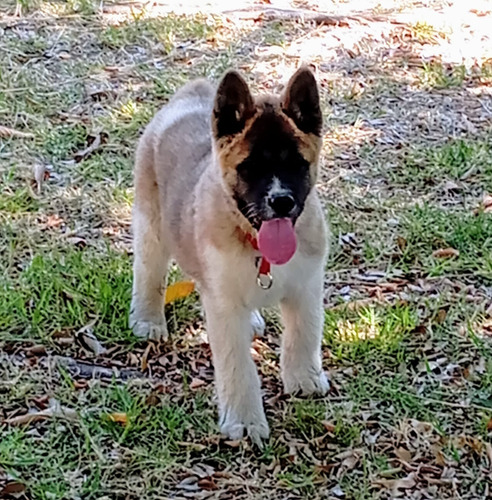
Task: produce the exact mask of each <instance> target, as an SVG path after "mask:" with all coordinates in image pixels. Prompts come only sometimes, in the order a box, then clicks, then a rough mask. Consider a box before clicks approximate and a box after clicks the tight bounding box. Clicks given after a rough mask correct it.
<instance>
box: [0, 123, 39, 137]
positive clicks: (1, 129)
mask: <svg viewBox="0 0 492 500" xmlns="http://www.w3.org/2000/svg"><path fill="white" fill-rule="evenodd" d="M0 137H3V138H13V137H18V138H19V139H32V138H33V137H34V134H31V133H30V132H21V131H20V130H16V129H15V128H10V127H5V126H4V125H0Z"/></svg>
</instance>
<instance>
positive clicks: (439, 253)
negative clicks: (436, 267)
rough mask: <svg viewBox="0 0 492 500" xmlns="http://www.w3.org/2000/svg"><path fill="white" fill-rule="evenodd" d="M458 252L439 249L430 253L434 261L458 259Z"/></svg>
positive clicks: (449, 248) (452, 249)
mask: <svg viewBox="0 0 492 500" xmlns="http://www.w3.org/2000/svg"><path fill="white" fill-rule="evenodd" d="M459 254H460V252H459V251H458V250H456V248H451V247H448V248H439V249H438V250H436V251H434V252H432V257H434V258H436V259H450V258H452V257H458V256H459Z"/></svg>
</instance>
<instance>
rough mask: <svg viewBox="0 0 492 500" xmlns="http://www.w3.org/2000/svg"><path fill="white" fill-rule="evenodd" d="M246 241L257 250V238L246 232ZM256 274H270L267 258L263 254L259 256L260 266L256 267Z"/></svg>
mask: <svg viewBox="0 0 492 500" xmlns="http://www.w3.org/2000/svg"><path fill="white" fill-rule="evenodd" d="M246 241H248V242H249V243H250V244H251V246H252V247H253V248H254V249H255V250H259V248H258V240H257V239H256V238H255V237H254V236H251V234H249V233H246ZM258 274H259V275H260V274H264V275H268V274H270V262H268V260H266V259H265V257H263V256H262V257H261V262H260V266H259V267H258Z"/></svg>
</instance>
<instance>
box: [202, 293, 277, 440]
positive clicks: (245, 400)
mask: <svg viewBox="0 0 492 500" xmlns="http://www.w3.org/2000/svg"><path fill="white" fill-rule="evenodd" d="M203 302H204V306H205V314H206V319H207V332H208V338H209V342H210V346H211V348H212V355H213V362H214V369H215V381H216V386H217V394H218V399H219V425H220V429H221V432H222V433H224V434H226V435H227V436H229V437H230V438H231V439H241V438H242V437H243V436H244V433H245V432H246V434H247V435H248V436H250V438H251V439H252V440H253V441H254V442H255V443H257V444H261V439H262V438H265V439H266V438H268V435H269V429H268V423H267V420H266V417H265V412H264V411H263V403H262V397H261V387H260V379H259V377H258V373H257V370H256V367H255V364H254V362H253V360H252V358H251V354H250V348H251V312H250V311H248V310H247V309H246V308H243V307H240V306H237V304H232V303H231V302H230V301H228V300H227V299H225V298H224V297H223V296H222V297H220V300H213V299H210V298H207V297H203Z"/></svg>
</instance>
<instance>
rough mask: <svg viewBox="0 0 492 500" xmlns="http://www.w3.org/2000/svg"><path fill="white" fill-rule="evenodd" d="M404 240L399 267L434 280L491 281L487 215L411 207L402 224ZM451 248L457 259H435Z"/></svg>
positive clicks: (491, 235)
mask: <svg viewBox="0 0 492 500" xmlns="http://www.w3.org/2000/svg"><path fill="white" fill-rule="evenodd" d="M400 236H402V237H403V238H404V239H405V244H404V249H403V250H402V255H401V260H400V262H398V265H401V266H403V267H405V268H406V269H410V268H420V269H423V270H424V271H425V272H426V273H428V274H430V275H433V276H436V275H442V274H444V273H474V274H475V275H476V276H481V277H482V278H484V279H486V280H490V279H492V217H490V214H485V213H479V214H477V215H475V214H473V212H472V211H471V210H470V211H466V212H462V211H460V212H452V211H450V210H443V209H440V208H437V207H433V206H430V205H423V206H417V207H414V208H413V209H412V210H410V211H409V212H408V213H407V214H404V215H403V217H402V220H401V234H400ZM449 247H451V248H454V249H456V250H457V251H458V252H459V255H458V256H457V257H451V258H438V257H434V256H433V252H434V251H435V250H439V249H443V248H449Z"/></svg>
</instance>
